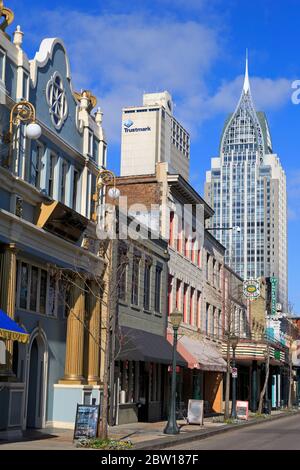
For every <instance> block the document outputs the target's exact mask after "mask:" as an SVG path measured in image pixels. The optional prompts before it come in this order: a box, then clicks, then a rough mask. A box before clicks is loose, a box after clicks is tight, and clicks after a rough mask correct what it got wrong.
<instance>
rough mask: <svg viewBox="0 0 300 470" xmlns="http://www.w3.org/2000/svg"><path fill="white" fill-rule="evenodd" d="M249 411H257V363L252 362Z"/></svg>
mask: <svg viewBox="0 0 300 470" xmlns="http://www.w3.org/2000/svg"><path fill="white" fill-rule="evenodd" d="M251 411H253V412H256V411H257V361H252V380H251Z"/></svg>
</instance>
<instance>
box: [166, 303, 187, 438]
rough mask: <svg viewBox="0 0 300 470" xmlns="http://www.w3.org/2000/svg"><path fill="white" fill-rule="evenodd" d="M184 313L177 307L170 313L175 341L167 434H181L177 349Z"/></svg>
mask: <svg viewBox="0 0 300 470" xmlns="http://www.w3.org/2000/svg"><path fill="white" fill-rule="evenodd" d="M182 316H183V315H182V313H181V312H180V311H179V310H177V309H175V310H174V311H173V312H172V313H171V314H170V320H171V323H172V326H173V333H174V341H173V360H172V383H171V401H170V408H169V418H168V423H167V425H166V427H165V429H164V433H165V434H179V427H178V425H177V422H176V351H177V337H178V329H179V326H180V323H181V322H182Z"/></svg>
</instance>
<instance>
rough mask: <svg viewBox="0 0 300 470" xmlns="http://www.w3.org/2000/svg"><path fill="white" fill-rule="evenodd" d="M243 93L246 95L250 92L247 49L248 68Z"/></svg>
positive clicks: (246, 68)
mask: <svg viewBox="0 0 300 470" xmlns="http://www.w3.org/2000/svg"><path fill="white" fill-rule="evenodd" d="M243 91H244V93H248V92H249V91H250V82H249V72H248V49H246V67H245V78H244V86H243Z"/></svg>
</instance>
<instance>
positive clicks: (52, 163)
mask: <svg viewBox="0 0 300 470" xmlns="http://www.w3.org/2000/svg"><path fill="white" fill-rule="evenodd" d="M56 162H57V157H56V155H55V154H54V153H51V154H50V163H49V178H48V196H50V197H52V198H53V190H54V171H55V165H56Z"/></svg>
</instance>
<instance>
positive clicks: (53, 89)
mask: <svg viewBox="0 0 300 470" xmlns="http://www.w3.org/2000/svg"><path fill="white" fill-rule="evenodd" d="M46 98H47V103H48V105H49V113H50V116H51V120H52V123H53V125H54V127H55V128H56V129H57V130H59V129H61V127H62V125H63V123H64V122H65V120H66V119H67V116H68V103H67V97H66V92H65V90H64V87H63V80H62V78H61V76H60V74H59V73H58V72H55V73H54V75H53V76H52V77H51V78H50V80H49V82H48V84H47V88H46Z"/></svg>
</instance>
